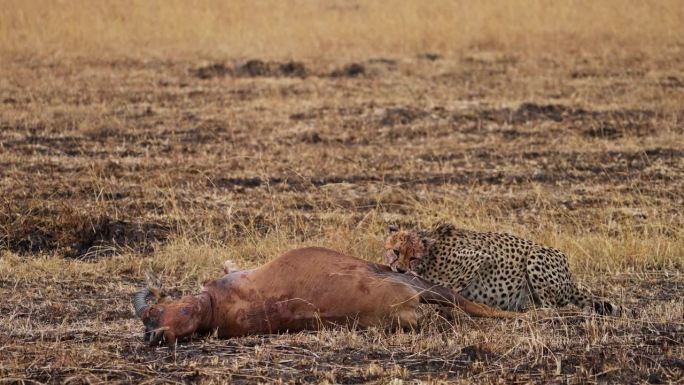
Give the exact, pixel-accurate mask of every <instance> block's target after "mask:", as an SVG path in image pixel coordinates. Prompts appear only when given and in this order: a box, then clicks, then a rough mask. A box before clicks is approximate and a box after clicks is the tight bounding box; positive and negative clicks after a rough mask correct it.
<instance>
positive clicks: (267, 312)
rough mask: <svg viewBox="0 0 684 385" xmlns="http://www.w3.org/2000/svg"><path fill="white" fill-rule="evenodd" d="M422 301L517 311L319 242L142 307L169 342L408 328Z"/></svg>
mask: <svg viewBox="0 0 684 385" xmlns="http://www.w3.org/2000/svg"><path fill="white" fill-rule="evenodd" d="M420 302H425V303H437V304H442V305H444V304H449V305H452V306H455V307H459V308H461V309H463V310H464V311H465V312H466V313H468V314H471V315H476V316H485V317H504V318H512V317H515V316H516V314H515V313H509V312H505V311H499V310H496V309H492V308H489V307H487V306H483V305H478V304H475V303H472V302H470V301H468V300H466V299H464V298H463V297H461V296H459V295H458V294H454V293H453V292H451V291H449V290H447V289H444V288H442V287H439V286H435V285H433V284H430V283H428V282H427V281H424V280H422V279H421V278H419V277H414V276H409V275H405V274H399V273H395V272H392V271H391V270H390V269H389V268H388V267H386V266H382V265H376V264H372V263H369V262H367V261H364V260H361V259H358V258H354V257H351V256H348V255H344V254H341V253H338V252H336V251H333V250H329V249H324V248H303V249H297V250H292V251H289V252H287V253H285V254H283V255H281V256H280V257H278V258H276V259H274V260H273V261H271V262H269V263H267V264H265V265H263V266H261V267H259V268H257V269H254V270H246V271H236V272H232V273H230V274H227V275H225V276H224V277H223V278H220V279H217V280H214V281H210V282H208V283H207V284H206V286H205V288H204V290H203V291H202V293H200V294H198V295H196V296H188V297H184V298H182V299H180V300H177V301H169V302H165V303H161V304H155V305H151V306H149V307H147V309H145V310H144V312H143V313H142V316H141V318H142V320H143V322H144V323H145V325H146V327H147V331H148V332H149V333H151V334H152V339H151V343H152V344H157V343H158V342H159V341H160V340H161V339H162V338H163V339H165V340H166V341H167V342H168V343H169V344H173V343H175V341H176V339H177V338H181V337H185V336H189V335H191V334H193V333H195V332H210V331H213V330H216V331H217V333H218V336H219V337H237V336H244V335H249V334H264V333H276V332H282V331H298V330H308V329H318V328H320V327H321V326H322V325H325V324H343V325H353V326H359V327H368V326H384V325H386V326H390V327H413V326H415V325H416V323H417V313H416V310H417V307H418V304H419V303H420Z"/></svg>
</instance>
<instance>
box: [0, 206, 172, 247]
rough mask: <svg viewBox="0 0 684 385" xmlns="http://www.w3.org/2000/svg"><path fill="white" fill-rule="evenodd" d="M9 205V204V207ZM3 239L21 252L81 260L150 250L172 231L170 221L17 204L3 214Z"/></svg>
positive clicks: (0, 220) (4, 242)
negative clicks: (163, 222)
mask: <svg viewBox="0 0 684 385" xmlns="http://www.w3.org/2000/svg"><path fill="white" fill-rule="evenodd" d="M6 208H7V207H6ZM0 226H2V228H4V229H6V230H10V231H6V233H5V235H4V238H3V239H2V243H3V244H4V245H5V247H7V249H8V250H10V251H13V252H16V253H19V254H21V255H33V254H41V253H54V252H61V253H63V255H64V256H66V257H70V258H77V259H81V260H91V259H95V258H98V257H107V256H111V255H116V254H119V253H121V252H135V253H149V252H152V251H153V250H154V247H155V245H157V244H158V243H162V242H164V241H165V240H166V239H167V238H168V237H169V236H170V234H171V227H170V226H168V225H166V224H159V223H151V222H142V221H129V220H120V219H112V218H110V217H109V216H107V215H99V216H98V215H97V214H92V215H90V214H82V213H78V212H76V211H74V210H70V209H67V208H49V209H48V208H29V207H13V208H8V210H7V211H5V212H4V213H2V215H0Z"/></svg>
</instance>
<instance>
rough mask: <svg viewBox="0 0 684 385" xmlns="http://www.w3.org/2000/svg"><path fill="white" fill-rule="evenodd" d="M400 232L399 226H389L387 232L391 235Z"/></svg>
mask: <svg viewBox="0 0 684 385" xmlns="http://www.w3.org/2000/svg"><path fill="white" fill-rule="evenodd" d="M398 231H399V226H397V225H389V226H387V232H388V233H390V234H394V233H396V232H398Z"/></svg>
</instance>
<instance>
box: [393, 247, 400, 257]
mask: <svg viewBox="0 0 684 385" xmlns="http://www.w3.org/2000/svg"><path fill="white" fill-rule="evenodd" d="M392 252H393V253H394V255H396V256H397V257H398V256H399V254H400V252H399V249H394V250H392Z"/></svg>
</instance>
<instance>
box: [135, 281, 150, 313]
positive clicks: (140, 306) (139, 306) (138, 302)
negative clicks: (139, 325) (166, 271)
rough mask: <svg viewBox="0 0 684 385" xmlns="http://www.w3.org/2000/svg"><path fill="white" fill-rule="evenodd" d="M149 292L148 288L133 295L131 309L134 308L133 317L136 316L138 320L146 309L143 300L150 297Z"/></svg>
mask: <svg viewBox="0 0 684 385" xmlns="http://www.w3.org/2000/svg"><path fill="white" fill-rule="evenodd" d="M150 293H151V290H150V289H149V288H147V287H146V288H144V289H142V290H140V291H139V292H137V293H135V296H133V307H134V308H135V315H137V316H138V318H142V314H143V312H144V311H145V309H147V306H148V305H147V303H146V302H145V300H146V299H147V297H148V296H149V295H150Z"/></svg>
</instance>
